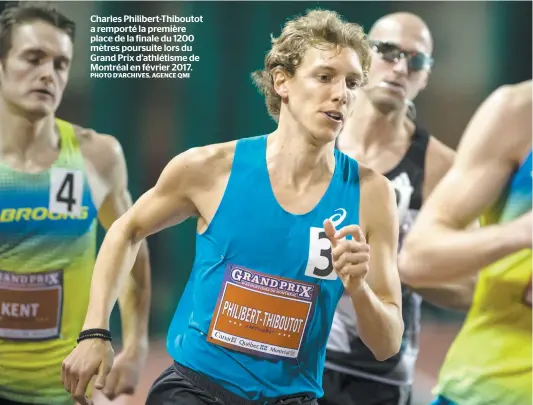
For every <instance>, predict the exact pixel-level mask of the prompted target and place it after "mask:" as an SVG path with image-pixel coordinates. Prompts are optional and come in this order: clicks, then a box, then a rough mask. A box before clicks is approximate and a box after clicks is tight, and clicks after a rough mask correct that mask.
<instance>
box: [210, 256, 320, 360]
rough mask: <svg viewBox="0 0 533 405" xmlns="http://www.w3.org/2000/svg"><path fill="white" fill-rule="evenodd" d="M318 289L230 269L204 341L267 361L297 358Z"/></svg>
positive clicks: (290, 281)
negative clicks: (263, 358) (267, 359)
mask: <svg viewBox="0 0 533 405" xmlns="http://www.w3.org/2000/svg"><path fill="white" fill-rule="evenodd" d="M319 289H320V287H319V286H318V285H315V284H309V283H305V282H302V281H297V280H291V279H287V278H282V277H277V276H271V275H268V274H264V273H259V272H256V271H253V270H249V269H245V268H243V267H239V266H228V268H227V270H226V274H225V277H224V281H223V284H222V289H221V291H220V293H219V297H218V301H217V305H216V308H215V311H214V313H213V318H212V320H211V325H210V327H209V333H208V337H207V340H208V342H211V343H214V344H216V345H220V346H224V347H226V348H229V349H232V350H236V351H240V352H244V353H248V354H254V355H258V356H261V357H266V358H270V359H272V358H275V359H279V358H296V357H298V353H299V351H300V346H301V344H302V340H303V338H304V335H305V331H306V327H307V324H308V322H309V320H310V319H311V317H312V314H313V310H314V305H315V302H316V298H317V296H318V292H319Z"/></svg>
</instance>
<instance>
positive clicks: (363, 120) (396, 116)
mask: <svg viewBox="0 0 533 405" xmlns="http://www.w3.org/2000/svg"><path fill="white" fill-rule="evenodd" d="M406 111H407V106H405V107H404V108H403V109H402V110H401V111H391V112H390V113H389V114H383V113H382V112H381V111H379V110H378V109H377V108H376V107H375V106H374V105H373V104H372V102H371V101H370V99H369V98H368V96H367V95H366V94H365V93H364V92H361V94H360V96H359V97H358V98H357V99H356V102H355V106H354V109H353V112H352V114H351V116H350V117H349V118H348V120H347V122H346V124H345V126H344V128H343V130H342V132H341V134H340V135H339V139H338V142H337V145H338V146H339V148H340V149H341V150H342V149H354V148H355V149H358V150H362V151H368V150H373V149H378V150H379V149H382V148H383V147H386V146H387V145H391V144H394V143H397V142H404V141H405V140H406V139H407V138H409V137H410V132H411V131H410V130H409V129H408V127H409V126H410V125H409V124H408V123H407V121H408V118H407V116H406Z"/></svg>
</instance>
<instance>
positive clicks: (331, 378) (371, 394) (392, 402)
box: [318, 369, 412, 405]
mask: <svg viewBox="0 0 533 405" xmlns="http://www.w3.org/2000/svg"><path fill="white" fill-rule="evenodd" d="M322 388H323V389H324V396H323V397H322V398H320V399H319V400H318V403H319V405H410V404H411V390H412V387H411V386H397V385H390V384H384V383H380V382H377V381H373V380H367V379H364V378H360V377H355V376H352V375H349V374H344V373H339V372H338V371H333V370H329V369H325V370H324V375H323V378H322Z"/></svg>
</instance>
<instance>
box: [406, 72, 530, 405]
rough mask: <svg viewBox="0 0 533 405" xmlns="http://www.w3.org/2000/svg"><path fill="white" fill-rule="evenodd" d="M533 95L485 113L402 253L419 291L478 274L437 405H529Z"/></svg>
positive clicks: (514, 90) (525, 93) (516, 93)
mask: <svg viewBox="0 0 533 405" xmlns="http://www.w3.org/2000/svg"><path fill="white" fill-rule="evenodd" d="M531 92H532V82H531V81H527V82H523V83H519V84H516V85H507V86H503V87H501V88H499V89H497V90H496V91H495V92H493V93H492V94H491V95H490V96H489V97H488V99H487V100H486V101H485V102H484V103H483V104H482V105H481V107H480V108H479V109H478V111H477V112H476V114H475V115H474V117H473V118H472V120H471V121H470V123H469V124H468V127H467V129H466V132H465V134H464V137H463V139H462V140H461V143H460V145H459V149H458V153H457V159H456V161H455V163H454V165H453V166H452V168H451V169H450V171H449V173H448V174H447V175H446V176H445V177H444V179H443V180H442V182H441V183H440V184H439V185H438V186H437V188H436V189H435V191H434V193H433V194H432V195H431V197H430V198H429V200H428V202H427V203H426V205H425V206H424V207H423V209H422V211H421V213H420V215H419V217H418V219H417V221H416V222H415V225H414V227H413V229H412V231H411V233H410V234H409V235H408V236H407V238H406V240H405V243H404V248H403V252H402V254H401V257H400V262H399V263H400V266H401V272H402V277H403V280H405V282H407V283H408V284H410V285H413V286H415V287H420V286H432V285H436V284H439V283H445V282H449V281H453V280H455V279H457V278H459V277H463V276H464V275H472V274H476V273H477V272H479V277H478V278H479V281H478V285H477V287H476V291H475V295H474V300H473V303H472V308H471V309H470V311H469V313H468V316H467V319H466V320H465V322H464V325H463V328H462V329H461V331H460V332H459V334H458V336H457V337H456V339H455V341H454V342H453V344H452V346H451V348H450V350H449V352H448V354H447V356H446V359H445V361H444V365H443V366H442V369H441V372H440V376H439V383H438V387H437V388H436V393H437V395H438V398H437V399H436V401H435V404H436V405H454V404H455V405H489V404H498V405H530V404H531V397H532V390H531V378H532V373H531V369H532V361H531V357H532V351H531V345H532V340H531V328H532V323H531V266H532V263H531V235H532V226H531V224H532V220H531V204H532V200H531V173H532V166H531V136H532V128H531V118H532V117H531V108H532V103H531ZM481 215H483V216H482V225H483V226H482V227H481V228H479V229H475V230H465V229H464V228H465V225H466V224H468V223H469V222H470V221H472V220H473V219H474V218H476V217H478V216H481ZM479 269H482V270H481V271H479Z"/></svg>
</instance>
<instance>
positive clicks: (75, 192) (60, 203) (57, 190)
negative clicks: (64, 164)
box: [48, 168, 83, 217]
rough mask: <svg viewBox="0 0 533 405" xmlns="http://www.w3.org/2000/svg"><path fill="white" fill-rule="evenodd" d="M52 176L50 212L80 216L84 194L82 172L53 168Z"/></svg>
mask: <svg viewBox="0 0 533 405" xmlns="http://www.w3.org/2000/svg"><path fill="white" fill-rule="evenodd" d="M50 176H51V178H50V200H49V204H48V205H49V206H48V210H49V211H50V212H52V213H54V214H67V215H72V216H75V217H76V216H79V215H80V212H81V206H82V194H83V174H82V172H81V171H79V170H70V169H60V168H53V169H52V171H51V174H50Z"/></svg>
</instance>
